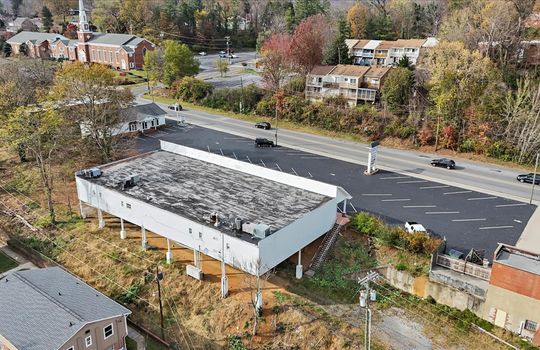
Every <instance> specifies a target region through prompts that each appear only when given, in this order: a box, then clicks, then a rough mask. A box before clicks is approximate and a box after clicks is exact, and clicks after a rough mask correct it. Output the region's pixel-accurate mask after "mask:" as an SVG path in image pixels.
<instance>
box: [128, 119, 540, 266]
mask: <svg viewBox="0 0 540 350" xmlns="http://www.w3.org/2000/svg"><path fill="white" fill-rule="evenodd" d="M261 132H262V131H261ZM160 139H162V140H167V141H171V142H175V143H178V144H182V145H185V146H189V147H194V148H197V149H201V150H206V151H210V152H213V153H216V154H222V155H224V156H227V157H231V158H236V159H239V160H242V161H246V162H251V163H253V164H258V165H260V166H264V167H268V168H272V169H275V170H278V171H284V172H288V173H291V174H295V175H299V176H304V177H309V178H313V179H315V180H320V181H323V182H327V183H332V184H336V185H340V186H342V187H343V188H345V189H346V190H347V191H348V192H349V193H350V194H351V195H352V196H353V199H352V200H351V201H350V202H349V204H348V206H347V212H348V213H350V214H354V213H355V212H357V211H368V212H372V213H375V214H377V215H379V216H381V217H383V218H384V219H385V221H387V222H388V223H391V224H396V225H402V224H403V222H405V221H409V220H411V221H418V222H421V223H422V224H424V226H426V227H427V228H428V229H429V230H431V231H433V232H434V233H436V234H438V235H440V236H445V237H446V238H447V241H448V247H449V248H455V249H459V250H461V251H464V252H467V251H468V250H469V249H470V248H475V249H485V250H486V251H487V252H488V254H487V257H488V258H491V255H492V252H493V251H494V250H495V248H496V247H497V243H498V242H506V243H509V244H515V243H516V242H517V240H518V238H519V237H520V234H521V232H522V231H523V228H524V227H525V225H526V223H527V221H528V220H529V218H530V216H531V215H532V213H533V211H534V209H535V206H530V205H528V204H526V203H522V202H517V201H514V200H510V199H506V198H502V197H498V196H492V195H486V194H483V193H480V192H475V191H472V190H464V189H463V188H459V187H454V186H450V185H444V184H441V183H439V182H435V181H429V180H424V179H420V178H417V177H415V176H412V175H402V174H398V173H394V172H389V171H385V170H383V171H380V172H379V173H377V174H376V175H372V176H365V175H363V171H364V170H365V166H362V165H359V164H355V163H351V162H346V161H343V160H339V159H334V158H330V157H326V156H321V155H317V154H313V153H308V152H304V151H300V150H297V149H293V148H289V147H275V148H255V147H254V146H253V140H252V138H245V137H241V136H237V135H233V134H230V133H225V132H221V131H216V130H212V129H209V128H206V127H201V126H195V125H190V126H187V127H179V126H177V125H176V123H175V122H172V121H170V122H169V125H168V127H167V128H165V129H163V130H160V131H158V132H156V133H151V134H145V135H140V136H139V137H138V138H137V145H138V148H139V150H140V151H150V150H154V149H157V148H159V140H160Z"/></svg>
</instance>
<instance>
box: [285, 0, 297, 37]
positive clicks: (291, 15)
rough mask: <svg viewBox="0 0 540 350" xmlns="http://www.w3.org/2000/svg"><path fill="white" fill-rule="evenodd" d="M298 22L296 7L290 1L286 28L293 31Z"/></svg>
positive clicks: (286, 16) (286, 14)
mask: <svg viewBox="0 0 540 350" xmlns="http://www.w3.org/2000/svg"><path fill="white" fill-rule="evenodd" d="M297 24H298V22H296V15H295V12H294V7H293V5H292V4H291V3H289V5H288V7H287V10H285V28H286V29H287V31H288V32H289V33H292V32H294V28H295V27H296V25H297Z"/></svg>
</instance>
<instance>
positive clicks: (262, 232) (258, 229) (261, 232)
mask: <svg viewBox="0 0 540 350" xmlns="http://www.w3.org/2000/svg"><path fill="white" fill-rule="evenodd" d="M269 234H270V226H269V225H266V224H257V225H256V226H255V231H254V232H253V235H254V236H255V237H257V238H264V237H266V236H268V235H269Z"/></svg>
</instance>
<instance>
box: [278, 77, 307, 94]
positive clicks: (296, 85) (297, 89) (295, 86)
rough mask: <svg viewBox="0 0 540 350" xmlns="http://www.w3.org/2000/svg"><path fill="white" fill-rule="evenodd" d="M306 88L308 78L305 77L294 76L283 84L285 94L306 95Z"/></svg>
mask: <svg viewBox="0 0 540 350" xmlns="http://www.w3.org/2000/svg"><path fill="white" fill-rule="evenodd" d="M305 89H306V79H305V78H303V77H294V78H292V79H291V80H289V81H288V82H287V84H285V86H283V91H284V92H285V95H292V94H300V93H301V94H302V96H303V95H304V90H305Z"/></svg>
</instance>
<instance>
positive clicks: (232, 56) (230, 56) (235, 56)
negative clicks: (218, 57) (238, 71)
mask: <svg viewBox="0 0 540 350" xmlns="http://www.w3.org/2000/svg"><path fill="white" fill-rule="evenodd" d="M229 58H238V56H237V55H234V54H230V55H229Z"/></svg>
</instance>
